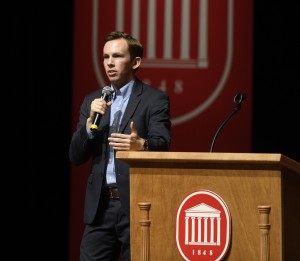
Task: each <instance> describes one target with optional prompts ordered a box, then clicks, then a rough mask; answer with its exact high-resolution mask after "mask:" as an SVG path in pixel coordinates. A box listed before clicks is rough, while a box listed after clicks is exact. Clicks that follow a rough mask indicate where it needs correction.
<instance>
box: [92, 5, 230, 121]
mask: <svg viewBox="0 0 300 261" xmlns="http://www.w3.org/2000/svg"><path fill="white" fill-rule="evenodd" d="M91 1H92V10H93V13H92V18H91V20H92V23H91V24H92V54H91V57H92V62H93V67H94V72H95V76H96V78H97V81H98V83H99V85H100V86H105V85H107V83H106V78H105V72H104V70H103V68H102V65H101V63H102V49H101V48H100V47H99V46H102V39H103V36H104V35H105V34H107V33H108V32H109V31H112V30H118V31H125V32H128V33H130V34H132V35H133V36H134V37H136V38H137V39H139V40H140V41H141V42H142V43H143V46H144V55H143V60H142V64H141V67H142V68H143V70H140V71H139V74H138V75H139V76H140V77H141V80H143V81H144V82H147V83H149V84H151V85H153V86H156V87H157V88H158V89H160V90H162V91H164V92H166V93H168V94H169V95H170V97H171V99H172V103H171V111H172V113H171V114H172V119H171V120H172V124H173V126H175V125H177V124H182V123H184V122H186V121H188V120H190V119H192V118H194V117H196V116H197V115H199V114H200V113H202V112H203V111H205V110H206V109H207V108H208V107H209V106H210V105H211V104H212V103H213V102H214V101H215V100H216V99H217V97H218V96H219V94H220V93H221V92H222V90H223V89H224V88H225V86H226V83H227V80H228V77H229V74H230V71H231V68H232V61H233V60H232V58H233V17H234V13H233V6H234V3H233V2H234V0H224V1H218V0H210V1H208V0H159V1H158V0H132V1H125V0H101V1H100V0H91ZM107 10H109V12H108V11H107ZM199 87H200V88H201V95H199V97H197V96H195V95H194V96H193V95H191V94H195V93H197V92H198V91H199ZM187 97H188V98H187ZM183 103H185V104H183ZM177 104H180V106H177ZM179 108H180V109H179Z"/></svg>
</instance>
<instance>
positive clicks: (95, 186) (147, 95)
mask: <svg viewBox="0 0 300 261" xmlns="http://www.w3.org/2000/svg"><path fill="white" fill-rule="evenodd" d="M101 92H102V91H101V89H99V90H97V91H95V92H93V93H91V94H89V95H87V96H86V97H85V98H84V101H83V103H82V105H81V107H80V116H79V122H78V124H77V128H76V131H75V132H74V133H73V136H72V139H71V143H70V148H69V157H70V160H71V162H72V163H73V164H75V165H80V164H83V163H85V162H87V161H88V160H89V159H90V158H91V159H92V162H91V169H90V175H89V177H88V181H87V187H86V195H85V206H84V218H83V221H84V223H86V224H92V223H93V221H94V219H95V216H96V213H97V208H98V205H99V201H100V195H101V187H102V183H103V179H104V178H105V175H106V165H107V159H108V155H109V148H108V140H107V138H108V133H109V122H110V108H109V109H108V111H107V112H106V114H105V115H103V116H102V118H101V121H100V124H99V130H98V131H97V133H96V135H95V137H94V138H93V139H89V138H88V135H87V132H86V120H87V118H88V117H89V115H90V105H91V103H92V101H93V100H94V99H95V98H99V97H101ZM131 121H134V124H135V127H136V128H137V130H138V135H139V136H140V137H142V138H144V139H148V144H149V150H150V151H168V150H169V148H170V143H171V121H170V101H169V96H168V95H167V94H166V93H164V92H162V91H160V90H157V89H155V88H153V87H152V86H150V85H148V84H145V83H143V82H141V81H140V80H138V79H136V81H135V83H134V85H133V88H132V93H131V95H130V98H129V101H128V105H127V107H126V110H125V112H124V116H123V118H122V121H121V124H120V131H119V132H121V133H125V134H130V133H131V130H130V122H131ZM115 170H116V182H117V186H118V190H119V194H120V200H121V205H122V208H123V211H124V212H125V213H126V214H127V215H128V217H130V198H129V196H130V195H129V193H130V192H129V191H130V190H129V165H128V164H127V163H125V162H123V161H120V160H115Z"/></svg>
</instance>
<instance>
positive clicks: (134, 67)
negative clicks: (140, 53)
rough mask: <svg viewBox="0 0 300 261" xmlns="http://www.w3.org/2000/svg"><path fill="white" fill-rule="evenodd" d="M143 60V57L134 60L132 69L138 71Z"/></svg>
mask: <svg viewBox="0 0 300 261" xmlns="http://www.w3.org/2000/svg"><path fill="white" fill-rule="evenodd" d="M141 62H142V58H141V57H135V58H134V60H133V65H132V69H134V70H136V69H137V68H139V66H140V65H141Z"/></svg>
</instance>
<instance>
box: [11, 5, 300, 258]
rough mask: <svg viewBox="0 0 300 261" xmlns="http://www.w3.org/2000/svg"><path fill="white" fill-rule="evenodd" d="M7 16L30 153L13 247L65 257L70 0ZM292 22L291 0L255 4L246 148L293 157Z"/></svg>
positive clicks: (297, 90)
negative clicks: (16, 244)
mask: <svg viewBox="0 0 300 261" xmlns="http://www.w3.org/2000/svg"><path fill="white" fill-rule="evenodd" d="M13 14H14V15H13V37H12V42H13V43H12V45H11V46H12V49H11V50H12V51H11V54H10V55H11V56H12V62H13V76H12V77H13V82H15V84H16V86H15V87H14V90H13V91H14V94H15V95H18V96H19V97H20V98H21V99H22V100H23V102H24V100H25V104H26V107H25V108H24V109H22V112H21V113H22V114H24V116H25V115H26V116H25V117H26V125H23V126H24V129H25V130H26V131H24V133H26V135H28V137H26V138H23V139H26V140H27V142H26V145H27V146H28V148H30V153H31V154H29V155H28V154H27V153H28V152H26V154H25V155H24V154H23V156H24V158H26V159H27V158H28V159H27V160H26V162H27V165H28V166H29V167H30V172H29V174H28V173H27V174H25V173H22V174H21V175H24V176H23V178H22V180H24V183H23V184H24V186H26V193H27V194H29V195H30V198H29V206H30V208H27V206H28V202H26V211H25V215H26V216H28V217H30V218H29V220H28V222H26V223H22V226H25V227H26V228H28V232H27V234H26V235H25V236H24V235H22V237H21V236H20V238H24V240H23V239H22V240H21V242H19V244H22V245H23V246H26V247H25V249H24V252H25V253H26V255H27V254H28V258H29V259H30V260H43V261H47V260H52V261H53V260H68V236H69V231H68V228H69V215H68V213H69V168H70V165H69V159H68V146H69V142H70V138H71V118H72V113H74V112H72V110H71V108H72V107H71V106H72V105H71V99H72V92H71V90H72V36H73V34H72V29H73V27H72V24H73V1H72V0H65V1H57V0H56V1H35V2H34V1H26V3H24V2H22V3H20V4H18V5H16V6H15V7H13ZM299 25H300V8H299V3H297V2H296V3H294V4H291V3H289V4H287V2H283V1H258V0H256V1H255V5H254V36H253V38H254V50H253V53H254V57H253V61H254V64H253V72H254V74H253V105H252V107H253V130H252V133H253V138H252V139H253V145H252V152H261V153H281V154H284V155H286V156H288V157H290V158H292V159H294V160H297V161H299V162H300V152H299V140H300V127H299V122H300V121H299V119H300V116H299V114H300V106H299V103H300V101H299V100H300V80H299V75H300V65H299V64H300V62H299V61H300V42H299ZM76 113H77V112H76ZM233 120H234V119H233ZM225 128H226V127H225ZM220 135H222V133H221V134H220ZM27 151H28V150H27ZM27 194H26V195H27ZM24 198H25V197H24ZM26 220H27V219H26ZM78 251H79V250H78ZM24 252H22V256H23V257H24V256H25V253H24ZM16 254H19V253H18V252H17V253H16ZM20 254H21V253H20Z"/></svg>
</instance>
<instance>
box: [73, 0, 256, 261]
mask: <svg viewBox="0 0 300 261" xmlns="http://www.w3.org/2000/svg"><path fill="white" fill-rule="evenodd" d="M252 16H253V1H252V0H244V1H237V0H222V1H220V0H210V1H207V0H184V1H181V0H173V1H165V0H159V1H154V0H126V1H125V0H123V1H117V0H90V1H85V0H75V10H74V43H73V46H74V56H73V130H75V128H76V123H77V121H78V117H79V108H80V105H81V102H82V101H83V98H84V96H85V95H86V94H88V93H89V92H91V91H94V90H95V89H97V88H101V87H103V86H105V85H107V84H109V82H108V80H107V78H106V76H105V72H104V70H103V66H102V46H103V36H104V35H105V34H107V33H109V32H110V31H114V30H120V31H125V32H127V33H129V34H132V35H133V36H135V37H136V38H138V39H139V40H140V41H141V43H142V44H143V46H144V57H143V60H142V66H141V68H140V69H139V71H138V72H137V77H138V78H140V79H141V80H142V81H145V82H148V83H150V84H151V85H153V86H154V87H156V88H158V89H161V90H163V91H165V92H167V93H168V94H169V96H170V102H171V120H172V145H171V150H172V151H195V152H209V150H210V146H211V143H212V140H213V137H214V135H215V133H216V131H217V129H218V127H219V126H220V125H221V124H222V122H224V120H225V119H226V118H227V117H228V116H229V115H230V113H231V112H232V110H233V109H234V106H235V104H234V102H233V99H234V97H235V95H236V94H237V93H244V94H246V96H247V98H246V100H245V102H244V103H243V105H242V108H241V111H239V112H238V113H237V114H236V115H235V116H234V117H233V118H232V119H231V120H230V121H229V122H228V123H227V124H226V125H225V127H224V128H223V129H222V131H221V132H220V134H219V136H218V138H217V140H216V143H215V147H214V151H215V152H251V143H252V141H251V130H252V125H251V123H252V118H251V117H252V40H253V39H252V22H253V17H252ZM88 174H89V163H87V164H85V165H83V166H80V167H72V168H71V186H70V188H71V195H70V196H71V197H70V198H71V202H70V241H69V242H70V248H69V257H70V258H69V260H72V261H77V260H79V254H78V253H79V245H80V240H81V236H82V232H83V227H84V226H83V223H82V216H83V201H84V194H85V187H86V181H87V176H88Z"/></svg>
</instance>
